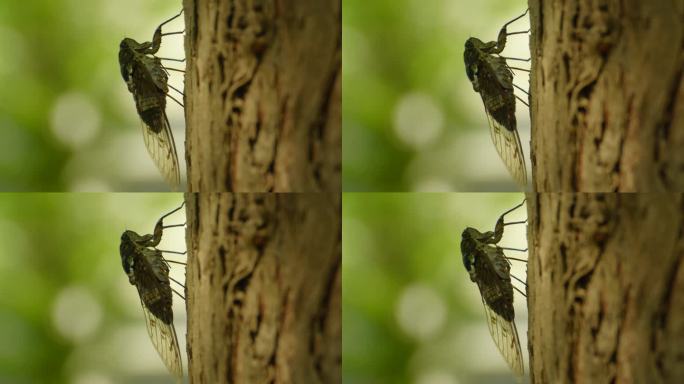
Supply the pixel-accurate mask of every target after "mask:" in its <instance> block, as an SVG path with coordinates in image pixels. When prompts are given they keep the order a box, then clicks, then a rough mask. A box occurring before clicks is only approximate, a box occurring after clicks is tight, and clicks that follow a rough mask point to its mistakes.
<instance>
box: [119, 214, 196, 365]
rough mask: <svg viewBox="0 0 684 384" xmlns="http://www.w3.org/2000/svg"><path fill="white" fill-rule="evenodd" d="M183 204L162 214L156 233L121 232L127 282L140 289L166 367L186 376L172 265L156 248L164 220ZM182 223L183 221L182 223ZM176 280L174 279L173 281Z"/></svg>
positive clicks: (155, 342) (149, 331) (148, 321)
mask: <svg viewBox="0 0 684 384" xmlns="http://www.w3.org/2000/svg"><path fill="white" fill-rule="evenodd" d="M182 207H183V206H182V205H181V207H179V208H177V209H175V210H174V211H172V212H170V213H168V214H166V215H164V216H162V217H161V218H160V219H159V221H157V224H156V225H155V228H154V233H153V234H147V235H139V234H137V233H136V232H134V231H130V230H126V231H125V232H124V233H123V234H122V235H121V245H120V246H119V252H120V254H121V264H122V265H123V269H124V272H126V275H128V281H129V282H130V283H131V284H132V285H134V286H135V287H136V288H137V289H138V295H139V296H140V304H141V305H142V308H143V313H144V315H145V324H146V326H147V332H148V334H149V336H150V339H151V340H152V344H154V347H155V348H156V350H157V352H158V353H159V356H160V357H161V358H162V360H163V361H164V364H165V365H166V368H167V369H168V370H169V372H171V373H172V374H173V375H174V376H176V377H178V378H180V377H182V376H183V366H182V363H181V357H180V348H179V346H178V338H177V337H176V330H175V328H174V326H173V311H172V309H171V305H172V295H173V292H174V290H173V288H171V280H173V279H172V278H170V277H169V264H168V261H167V260H166V259H164V257H163V256H162V251H161V250H159V249H157V248H156V246H157V245H158V244H159V242H160V241H161V238H162V231H163V229H164V228H169V227H172V226H180V225H171V226H164V225H163V219H164V218H165V217H166V216H168V215H170V214H172V213H174V212H176V211H178V210H179V209H181V208H182ZM181 225H182V224H181ZM173 281H175V280H173Z"/></svg>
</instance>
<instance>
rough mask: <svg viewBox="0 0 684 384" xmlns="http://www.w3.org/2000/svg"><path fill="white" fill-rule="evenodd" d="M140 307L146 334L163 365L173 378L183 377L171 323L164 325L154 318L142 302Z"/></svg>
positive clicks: (178, 350)
mask: <svg viewBox="0 0 684 384" xmlns="http://www.w3.org/2000/svg"><path fill="white" fill-rule="evenodd" d="M140 305H142V308H143V313H144V315H145V325H146V326H147V333H148V334H149V336H150V340H152V344H153V345H154V348H155V349H156V350H157V353H159V356H160V357H161V358H162V361H163V362H164V365H166V368H167V369H168V370H169V372H171V374H173V375H174V376H175V377H178V378H181V377H183V363H182V362H181V355H180V347H179V346H178V337H177V336H176V329H175V328H174V326H173V322H170V323H165V322H164V321H163V320H162V319H160V318H158V317H156V316H155V315H154V314H153V313H152V312H151V311H150V310H149V309H148V308H147V307H146V306H145V303H144V302H143V301H142V300H140Z"/></svg>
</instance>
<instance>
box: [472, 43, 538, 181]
mask: <svg viewBox="0 0 684 384" xmlns="http://www.w3.org/2000/svg"><path fill="white" fill-rule="evenodd" d="M477 80H478V84H479V89H480V96H481V97H482V103H483V104H484V107H485V112H486V113H487V120H489V132H490V133H491V135H492V142H494V146H495V147H496V151H497V152H498V153H499V156H500V157H501V160H503V162H504V164H505V165H506V168H508V171H509V172H510V174H511V175H512V176H513V179H514V180H515V182H516V183H518V184H519V185H521V186H523V187H524V186H525V185H526V184H527V172H526V170H525V157H524V156H523V150H522V143H521V142H520V136H519V135H518V130H517V127H516V119H515V95H514V94H513V73H512V71H511V70H510V69H509V68H508V66H507V64H506V60H505V59H504V58H502V57H494V56H490V57H488V58H487V59H486V60H484V61H482V62H481V63H480V64H479V65H478V71H477Z"/></svg>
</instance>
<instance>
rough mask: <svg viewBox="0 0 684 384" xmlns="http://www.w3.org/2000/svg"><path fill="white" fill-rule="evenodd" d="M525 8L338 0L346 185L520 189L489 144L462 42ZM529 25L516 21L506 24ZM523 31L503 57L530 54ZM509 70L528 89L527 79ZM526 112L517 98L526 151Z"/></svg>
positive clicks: (491, 0)
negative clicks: (340, 4)
mask: <svg viewBox="0 0 684 384" xmlns="http://www.w3.org/2000/svg"><path fill="white" fill-rule="evenodd" d="M526 7H527V4H526V2H525V1H522V0H517V1H507V0H481V1H453V0H434V1H420V0H376V1H362V0H344V1H343V2H342V8H343V13H342V37H343V45H342V54H343V60H342V71H343V72H342V82H343V89H344V92H343V94H342V111H343V120H342V121H343V136H342V143H343V147H342V153H343V186H344V187H343V188H344V190H345V191H499V190H508V191H517V190H519V189H518V188H517V187H516V185H515V184H514V182H513V181H512V179H511V178H510V176H509V175H508V173H507V171H506V168H505V166H504V165H503V163H502V162H501V160H500V159H499V156H498V154H497V152H496V149H495V148H494V145H493V144H492V143H491V138H490V134H489V128H488V125H487V118H486V115H485V113H484V107H483V105H482V101H481V99H480V96H479V95H478V94H476V93H475V92H474V91H473V88H472V85H471V84H470V82H469V81H468V78H467V77H466V74H465V69H464V64H463V47H464V44H465V41H466V39H468V37H471V36H475V37H478V38H480V39H481V40H484V41H490V40H494V39H496V37H497V34H498V32H499V29H500V28H501V27H502V26H503V24H504V23H505V22H506V21H508V20H510V19H513V18H514V17H516V16H518V15H520V14H521V13H523V12H524V11H525V8H526ZM528 25H529V22H528V21H527V18H524V19H523V20H521V21H518V22H516V23H514V24H512V26H511V27H509V29H508V30H509V32H513V31H522V30H526V29H527V28H528ZM526 36H527V35H517V36H512V37H509V39H508V45H507V46H506V49H505V51H504V55H505V56H512V57H519V58H527V57H529V50H528V48H527V47H528V38H527V37H526ZM528 65H529V64H528V63H522V64H518V65H517V66H525V67H527V66H528ZM515 74H516V78H515V79H514V82H515V83H516V84H518V85H520V86H521V87H523V88H524V89H527V88H528V76H527V75H526V74H524V73H521V72H516V73H515ZM516 92H517V91H516ZM521 94H522V93H521ZM528 116H529V111H528V109H527V107H525V106H524V105H522V104H521V103H518V104H517V117H518V129H519V131H520V134H521V140H522V143H523V150H524V152H525V156H526V157H529V117H528ZM528 173H529V161H528Z"/></svg>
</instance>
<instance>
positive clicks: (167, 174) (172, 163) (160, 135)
mask: <svg viewBox="0 0 684 384" xmlns="http://www.w3.org/2000/svg"><path fill="white" fill-rule="evenodd" d="M162 120H163V121H162V128H161V130H159V132H155V131H154V130H152V129H151V128H150V127H149V126H147V124H145V122H144V121H141V122H142V126H143V127H142V130H143V138H144V139H145V146H146V147H147V151H148V152H149V153H150V156H151V157H152V160H154V163H155V164H156V165H157V168H158V169H159V172H161V174H162V176H164V180H166V182H167V183H168V184H169V185H170V186H171V188H172V189H174V190H176V189H177V188H178V184H180V170H179V166H178V155H177V153H176V144H175V142H174V141H173V133H172V132H171V126H170V125H169V119H168V117H166V112H164V118H163V119H162Z"/></svg>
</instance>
